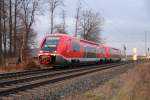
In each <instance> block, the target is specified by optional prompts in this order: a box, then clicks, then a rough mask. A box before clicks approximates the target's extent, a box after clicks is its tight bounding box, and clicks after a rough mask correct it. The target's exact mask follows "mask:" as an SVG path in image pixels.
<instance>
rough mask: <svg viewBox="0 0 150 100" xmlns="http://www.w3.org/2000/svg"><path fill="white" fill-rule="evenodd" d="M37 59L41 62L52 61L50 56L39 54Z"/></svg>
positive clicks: (47, 62)
mask: <svg viewBox="0 0 150 100" xmlns="http://www.w3.org/2000/svg"><path fill="white" fill-rule="evenodd" d="M39 60H40V63H41V64H49V63H51V62H52V58H51V56H40V57H39Z"/></svg>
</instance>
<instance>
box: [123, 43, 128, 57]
mask: <svg viewBox="0 0 150 100" xmlns="http://www.w3.org/2000/svg"><path fill="white" fill-rule="evenodd" d="M123 50H124V58H125V60H127V52H126V50H127V48H126V45H124V47H123Z"/></svg>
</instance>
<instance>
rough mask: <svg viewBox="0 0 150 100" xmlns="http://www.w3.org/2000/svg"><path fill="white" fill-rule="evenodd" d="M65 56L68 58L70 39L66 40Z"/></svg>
mask: <svg viewBox="0 0 150 100" xmlns="http://www.w3.org/2000/svg"><path fill="white" fill-rule="evenodd" d="M64 52H65V57H67V58H70V53H71V40H70V39H69V40H67V41H66V49H65V51H64Z"/></svg>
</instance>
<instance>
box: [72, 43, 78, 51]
mask: <svg viewBox="0 0 150 100" xmlns="http://www.w3.org/2000/svg"><path fill="white" fill-rule="evenodd" d="M72 49H73V51H74V52H80V44H78V43H72Z"/></svg>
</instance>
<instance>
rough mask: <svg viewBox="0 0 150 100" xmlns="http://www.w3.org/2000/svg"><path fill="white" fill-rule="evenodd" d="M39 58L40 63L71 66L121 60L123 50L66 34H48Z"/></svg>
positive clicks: (43, 41)
mask: <svg viewBox="0 0 150 100" xmlns="http://www.w3.org/2000/svg"><path fill="white" fill-rule="evenodd" d="M38 59H39V63H40V64H44V65H54V66H62V67H64V66H70V65H75V64H94V63H95V64H101V63H108V62H113V61H120V60H121V51H120V50H119V49H116V48H111V47H108V46H105V45H101V44H98V43H95V42H91V41H87V40H84V39H79V38H76V37H72V36H69V35H66V34H60V33H57V34H47V35H46V36H45V37H44V39H43V40H42V42H41V44H40V47H39V53H38Z"/></svg>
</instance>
